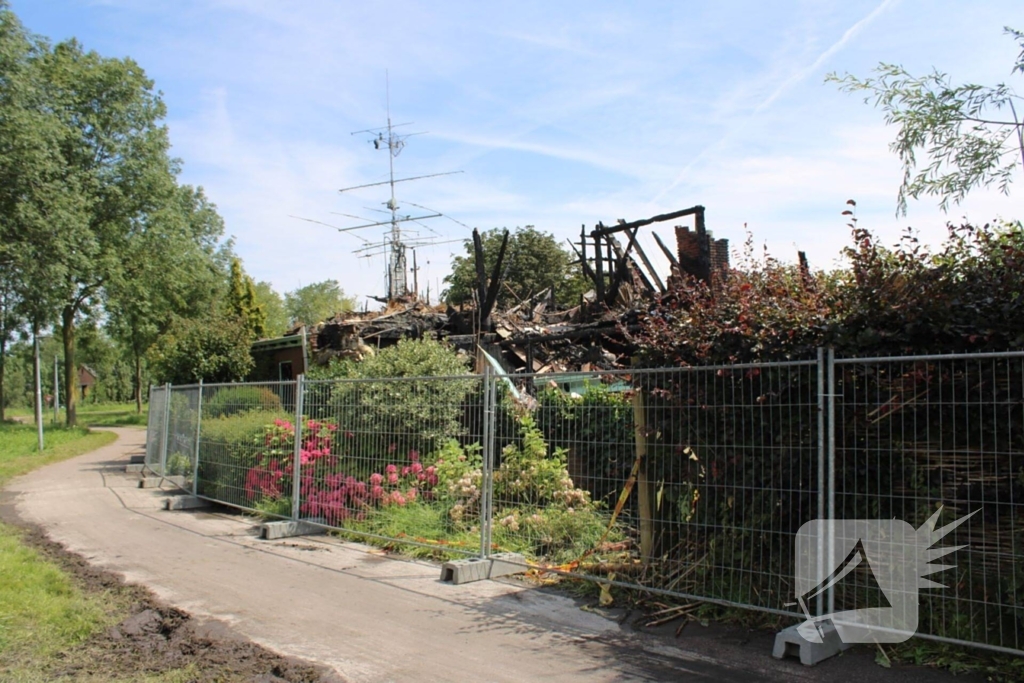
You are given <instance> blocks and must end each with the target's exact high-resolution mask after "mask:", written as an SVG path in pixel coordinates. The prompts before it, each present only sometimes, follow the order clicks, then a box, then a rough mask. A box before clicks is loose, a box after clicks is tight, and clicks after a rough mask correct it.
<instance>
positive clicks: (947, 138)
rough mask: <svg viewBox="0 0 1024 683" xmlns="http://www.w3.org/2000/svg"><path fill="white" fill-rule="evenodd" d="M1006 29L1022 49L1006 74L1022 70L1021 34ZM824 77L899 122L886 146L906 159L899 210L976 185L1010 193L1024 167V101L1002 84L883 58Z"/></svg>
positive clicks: (944, 202)
mask: <svg viewBox="0 0 1024 683" xmlns="http://www.w3.org/2000/svg"><path fill="white" fill-rule="evenodd" d="M1005 31H1006V33H1008V34H1009V35H1011V36H1012V37H1013V38H1015V39H1016V41H1017V42H1018V44H1019V45H1020V48H1021V51H1020V54H1019V55H1018V56H1017V60H1016V62H1015V63H1014V65H1013V68H1012V69H1011V74H1019V75H1024V33H1022V32H1020V31H1017V30H1014V29H1012V28H1010V27H1006V29H1005ZM827 80H828V81H832V82H834V83H837V84H838V85H839V87H840V89H842V90H845V91H846V92H854V93H863V94H864V96H865V97H864V101H865V102H866V103H872V102H873V103H874V105H875V106H876V107H879V108H881V109H882V111H883V112H885V122H886V123H887V124H892V125H896V126H898V127H899V131H898V132H897V133H896V140H895V141H894V142H893V143H892V144H891V145H890V148H891V149H892V151H893V152H895V153H896V155H897V156H898V157H899V159H900V162H901V163H902V164H903V183H902V184H901V185H900V190H899V196H898V198H897V208H896V213H897V215H901V214H902V215H905V214H906V212H907V198H908V197H909V198H913V199H917V198H918V197H920V196H921V195H932V196H936V197H939V200H940V202H939V205H940V206H941V207H942V209H943V210H944V211H945V210H946V209H947V208H948V206H949V202H950V201H952V202H953V203H954V204H959V203H960V202H961V201H963V199H964V198H965V197H966V196H967V194H968V193H969V192H970V191H971V190H973V189H974V188H976V187H987V186H990V185H993V184H994V185H997V186H998V187H999V189H1000V190H1001V191H1002V192H1003V193H1004V194H1008V193H1009V189H1010V184H1011V182H1012V181H1013V177H1014V175H1015V174H1016V172H1017V171H1018V170H1019V169H1021V168H1024V107H1022V105H1024V102H1022V98H1021V96H1020V95H1018V94H1017V93H1016V92H1015V91H1014V90H1013V88H1011V87H1010V86H1008V85H1006V84H1005V83H998V84H996V85H993V86H985V85H978V84H975V83H965V84H962V85H956V84H954V83H953V82H952V81H951V80H950V78H949V76H948V75H947V74H945V73H942V72H940V71H933V72H932V73H930V74H927V75H925V76H914V75H912V74H910V73H909V72H907V71H906V69H904V68H903V67H902V66H898V65H896V64H886V63H885V62H882V63H881V64H879V65H878V67H876V68H875V76H874V77H870V78H864V79H861V78H857V77H856V76H852V75H850V74H843V75H842V76H839V75H837V74H835V73H832V74H829V75H828V77H827ZM1018 109H1020V111H1018Z"/></svg>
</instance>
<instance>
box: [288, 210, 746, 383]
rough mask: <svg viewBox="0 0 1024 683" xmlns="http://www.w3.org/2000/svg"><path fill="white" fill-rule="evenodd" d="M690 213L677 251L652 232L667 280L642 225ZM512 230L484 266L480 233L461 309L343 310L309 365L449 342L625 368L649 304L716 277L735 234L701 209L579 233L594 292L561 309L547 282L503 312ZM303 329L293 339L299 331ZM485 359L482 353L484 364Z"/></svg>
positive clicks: (528, 362)
mask: <svg viewBox="0 0 1024 683" xmlns="http://www.w3.org/2000/svg"><path fill="white" fill-rule="evenodd" d="M688 216H693V217H694V218H693V220H694V229H693V230H691V229H690V228H689V227H684V226H678V225H676V226H674V232H675V238H676V248H675V249H674V250H672V249H670V248H669V247H668V246H667V245H666V244H665V241H664V240H663V239H662V238H661V237H660V236H659V235H657V233H655V234H654V240H655V242H656V243H657V244H658V246H659V248H660V249H661V250H662V252H663V253H664V255H665V257H666V258H667V259H668V261H669V263H670V265H671V272H670V274H669V276H668V278H667V280H665V281H663V280H662V278H661V276H660V274H659V273H658V272H657V270H656V269H655V268H654V265H653V264H652V262H651V260H650V258H649V257H648V255H647V254H646V253H645V252H644V250H643V249H642V247H641V246H640V242H639V240H638V239H637V235H638V233H639V230H640V229H641V228H644V227H646V226H649V225H653V224H656V223H665V222H668V221H675V220H677V219H680V218H684V217H688ZM507 244H508V233H507V232H506V234H505V239H504V240H503V242H502V245H501V247H500V251H499V253H498V257H497V260H496V263H495V267H494V268H493V269H492V271H491V273H489V274H488V273H486V272H485V270H486V269H485V266H484V263H485V260H484V252H483V247H482V242H481V239H480V235H479V233H478V231H476V230H474V231H473V246H474V261H475V266H476V283H475V284H476V287H475V290H476V291H475V292H474V297H473V298H474V301H475V303H474V304H471V305H465V306H460V307H458V308H455V307H452V306H447V305H439V306H429V305H427V304H425V303H424V302H422V301H420V300H419V299H417V298H416V297H415V296H414V295H408V296H405V297H399V298H395V299H392V300H391V301H389V302H388V304H387V306H386V308H385V309H384V310H383V311H375V312H364V313H345V314H339V315H337V316H335V317H333V318H331V319H329V320H326V321H323V322H321V323H319V324H317V325H316V326H313V327H311V328H309V329H308V330H306V333H307V334H308V339H309V346H310V351H311V354H312V355H311V359H310V360H311V361H312V362H314V363H317V364H324V363H327V362H329V361H330V360H331V359H333V358H357V359H358V358H361V357H363V356H365V355H367V354H371V353H374V349H375V348H381V347H385V346H390V345H392V344H396V343H397V342H398V341H399V340H401V339H419V338H423V337H427V336H430V337H433V338H436V339H444V340H446V341H447V342H448V343H450V344H452V345H453V346H454V347H455V348H456V349H458V350H459V351H461V352H464V353H466V354H468V355H469V356H478V354H477V353H476V351H477V349H483V350H484V351H486V352H487V353H488V354H489V355H490V356H491V357H492V358H494V359H496V360H497V361H498V362H499V363H500V364H501V366H502V368H503V369H504V370H505V371H506V372H508V373H546V372H565V371H575V370H581V371H588V370H611V369H617V368H621V367H624V366H628V365H629V363H630V358H631V356H632V355H633V353H634V351H635V349H634V348H633V347H632V345H631V344H630V343H629V341H628V340H627V333H628V332H629V331H631V330H633V329H636V325H637V323H638V319H639V316H640V314H641V313H642V312H643V310H644V308H645V307H646V305H647V303H648V302H650V301H651V300H653V299H654V298H655V297H656V296H657V295H659V294H663V293H665V292H666V291H667V289H668V286H669V285H670V284H671V282H672V281H673V279H675V278H680V277H683V276H692V277H695V278H697V279H699V280H703V281H705V282H708V283H712V282H714V280H715V278H717V277H720V276H721V275H722V274H724V272H725V271H726V270H727V269H728V267H729V244H728V240H724V239H717V240H716V239H714V237H713V236H712V234H711V232H710V231H708V230H707V229H706V226H705V222H704V207H703V206H693V207H690V208H688V209H683V210H680V211H675V212H672V213H666V214H661V215H657V216H652V217H650V218H645V219H642V220H637V221H631V222H626V221H624V220H620V221H618V223H617V224H616V225H612V226H605V225H603V224H601V223H598V224H597V226H595V227H594V228H593V230H591V231H590V232H589V234H588V233H587V232H586V229H585V227H584V228H583V229H582V230H581V231H580V241H579V242H578V243H572V242H570V244H571V246H572V248H573V250H574V251H575V253H576V255H577V257H578V260H577V261H576V264H578V265H579V266H580V268H581V269H582V271H583V274H584V275H585V276H586V278H587V279H588V280H589V282H590V284H591V290H590V291H589V292H588V293H587V294H585V295H584V296H583V297H582V300H581V301H580V302H578V303H577V304H576V305H574V306H571V307H564V306H563V307H560V306H558V305H556V302H555V298H554V293H553V291H552V290H551V289H550V288H549V289H546V290H544V291H541V292H538V293H536V294H533V295H532V296H530V297H528V298H526V299H524V300H522V301H521V302H519V303H518V304H516V305H515V306H513V307H511V308H508V309H506V310H496V309H495V301H496V300H497V294H498V291H499V288H500V287H501V286H502V282H501V274H502V273H503V272H504V261H505V258H506V253H505V252H506V247H507ZM301 333H302V331H301V328H298V329H296V330H293V331H292V332H291V333H289V334H290V335H298V334H301ZM483 362H484V361H483V359H482V358H481V357H479V356H478V358H477V370H482V364H483Z"/></svg>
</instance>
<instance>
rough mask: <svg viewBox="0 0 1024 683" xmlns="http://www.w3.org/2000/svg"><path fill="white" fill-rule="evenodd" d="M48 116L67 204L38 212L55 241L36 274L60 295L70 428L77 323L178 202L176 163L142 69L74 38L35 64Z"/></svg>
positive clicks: (161, 110)
mask: <svg viewBox="0 0 1024 683" xmlns="http://www.w3.org/2000/svg"><path fill="white" fill-rule="evenodd" d="M32 65H33V68H34V75H35V77H36V78H37V79H38V82H39V83H40V84H41V86H40V87H41V88H42V89H43V91H44V93H45V111H46V112H48V113H50V114H51V115H52V117H53V118H55V119H56V120H57V122H58V123H59V125H60V134H59V137H58V141H57V153H58V154H57V159H56V161H57V162H58V164H59V167H60V171H61V174H62V180H63V182H64V191H65V193H66V195H67V197H66V201H64V202H62V203H61V205H59V206H53V203H52V202H51V203H46V204H44V207H43V211H44V213H46V214H47V215H46V220H45V226H46V229H47V230H49V231H50V232H51V233H52V238H51V239H49V240H48V241H46V242H45V246H44V247H40V245H41V244H43V243H42V242H41V241H40V239H39V238H40V237H41V235H39V234H38V232H37V233H36V234H35V235H31V236H29V239H28V240H22V241H23V242H27V243H30V244H26V245H25V246H34V247H36V248H39V249H40V251H41V252H42V253H41V257H40V258H39V260H38V264H39V266H40V268H42V269H43V270H45V272H46V275H47V280H48V282H50V283H52V284H53V286H54V287H55V288H56V290H57V299H58V301H59V311H60V321H59V324H60V331H61V335H62V339H63V345H64V384H65V393H66V396H67V422H68V424H69V425H73V424H75V422H76V405H77V398H78V397H77V393H76V392H77V386H76V385H77V381H76V376H75V375H76V370H77V362H76V355H75V348H76V346H75V329H76V324H77V321H78V318H79V316H80V315H81V314H83V313H84V312H87V311H88V310H89V309H90V307H91V306H94V305H96V304H98V303H99V301H100V295H101V293H102V291H103V288H104V287H106V286H107V285H108V284H110V283H112V282H114V281H116V280H117V279H118V278H120V277H125V276H126V272H125V268H126V266H125V263H124V261H123V258H122V256H123V254H125V253H127V252H129V251H130V245H131V243H132V241H133V240H134V239H135V238H137V237H138V235H139V234H140V233H141V232H144V230H145V228H146V225H147V222H148V220H149V219H150V218H151V217H152V216H153V215H155V214H156V213H158V212H159V211H160V210H162V209H163V208H164V207H165V206H166V204H167V203H168V202H169V201H172V200H173V196H174V188H175V181H174V173H175V171H176V170H177V168H176V163H175V162H174V161H172V160H171V158H170V157H169V155H168V150H169V142H168V138H167V130H166V127H165V126H163V125H162V123H161V122H162V120H163V118H164V116H165V107H164V104H163V101H162V100H161V98H160V95H159V94H158V93H157V92H155V91H154V89H153V82H152V81H151V80H149V79H148V78H147V77H146V75H145V73H144V72H143V70H142V68H141V67H139V65H138V64H136V63H135V62H134V61H132V60H131V59H108V58H104V57H101V56H100V55H98V54H97V53H95V52H86V51H85V50H84V49H83V48H82V47H81V45H79V44H78V43H77V42H76V41H74V40H71V41H67V42H63V43H59V44H57V45H55V46H54V47H53V48H48V49H46V50H44V51H43V53H42V54H41V55H40V56H39V57H38V58H36V59H34V60H33V63H32Z"/></svg>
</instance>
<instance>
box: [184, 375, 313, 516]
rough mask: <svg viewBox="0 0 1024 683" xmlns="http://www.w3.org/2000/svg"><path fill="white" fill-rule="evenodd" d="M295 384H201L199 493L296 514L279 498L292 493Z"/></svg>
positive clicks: (274, 512) (231, 502)
mask: <svg viewBox="0 0 1024 683" xmlns="http://www.w3.org/2000/svg"><path fill="white" fill-rule="evenodd" d="M296 385H297V382H258V383H247V384H207V385H203V386H202V388H201V391H202V411H201V425H200V430H199V432H198V433H199V437H198V438H199V448H198V451H197V452H198V454H199V455H198V458H199V459H198V467H197V468H196V480H195V486H194V491H195V493H196V494H197V495H200V496H204V497H207V498H210V499H212V500H216V501H218V502H221V503H224V504H227V505H232V506H235V507H239V508H243V509H247V510H255V511H259V512H261V513H263V514H266V515H270V516H289V515H290V514H291V509H290V508H287V509H286V508H284V506H283V505H282V503H281V502H280V501H281V500H282V499H283V497H284V496H285V495H290V489H288V488H287V483H288V481H290V472H289V470H288V464H289V463H290V462H291V460H292V455H293V453H294V450H295V448H294V440H295V438H294V437H295V433H294V427H293V422H294V420H295V410H296V402H297V392H296ZM193 464H194V463H193ZM286 477H289V479H288V481H285V478H286Z"/></svg>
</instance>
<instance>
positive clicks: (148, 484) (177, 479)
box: [139, 473, 185, 489]
mask: <svg viewBox="0 0 1024 683" xmlns="http://www.w3.org/2000/svg"><path fill="white" fill-rule="evenodd" d="M144 474H145V473H144ZM164 484H167V485H168V486H177V487H178V488H184V487H185V477H181V476H173V477H158V476H148V477H143V478H142V479H140V480H139V488H140V489H158V488H160V487H161V486H163V485H164Z"/></svg>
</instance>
